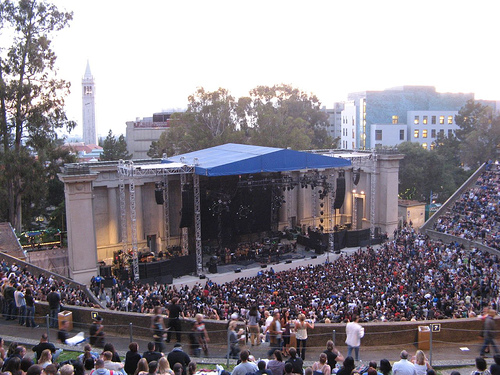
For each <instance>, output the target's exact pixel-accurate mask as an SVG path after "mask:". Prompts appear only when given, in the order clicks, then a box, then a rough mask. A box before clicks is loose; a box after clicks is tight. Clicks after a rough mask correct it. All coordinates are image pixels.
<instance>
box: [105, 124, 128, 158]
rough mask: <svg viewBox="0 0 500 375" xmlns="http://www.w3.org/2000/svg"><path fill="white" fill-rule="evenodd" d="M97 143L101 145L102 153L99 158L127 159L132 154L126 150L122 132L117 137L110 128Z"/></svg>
mask: <svg viewBox="0 0 500 375" xmlns="http://www.w3.org/2000/svg"><path fill="white" fill-rule="evenodd" d="M99 145H100V146H101V147H102V150H103V153H102V155H101V158H100V159H101V160H103V161H105V160H108V161H109V160H127V159H131V158H132V154H129V153H128V151H127V141H126V140H125V137H124V136H123V134H120V136H119V137H118V138H116V137H115V136H114V135H113V132H112V131H111V129H109V132H108V135H107V136H106V138H105V139H104V140H103V141H102V142H101V141H100V142H99Z"/></svg>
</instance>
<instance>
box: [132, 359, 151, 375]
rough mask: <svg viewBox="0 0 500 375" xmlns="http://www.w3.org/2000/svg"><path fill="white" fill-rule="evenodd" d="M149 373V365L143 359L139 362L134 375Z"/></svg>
mask: <svg viewBox="0 0 500 375" xmlns="http://www.w3.org/2000/svg"><path fill="white" fill-rule="evenodd" d="M148 373H149V364H148V361H147V360H146V358H141V359H140V360H139V362H137V368H136V370H135V372H134V375H146V374H148Z"/></svg>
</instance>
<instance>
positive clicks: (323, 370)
mask: <svg viewBox="0 0 500 375" xmlns="http://www.w3.org/2000/svg"><path fill="white" fill-rule="evenodd" d="M312 370H313V373H314V374H315V375H321V374H323V375H330V373H331V369H330V365H328V363H327V357H326V354H325V353H321V354H320V355H319V361H318V362H314V364H313V365H312Z"/></svg>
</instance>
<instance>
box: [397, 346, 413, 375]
mask: <svg viewBox="0 0 500 375" xmlns="http://www.w3.org/2000/svg"><path fill="white" fill-rule="evenodd" d="M408 355H409V354H408V352H407V351H406V350H403V351H402V352H401V354H400V357H401V360H399V361H398V362H395V363H394V365H393V366H392V374H393V375H417V369H416V368H415V365H414V364H413V363H411V362H410V361H408Z"/></svg>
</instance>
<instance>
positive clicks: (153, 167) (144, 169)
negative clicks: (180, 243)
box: [118, 160, 203, 280]
mask: <svg viewBox="0 0 500 375" xmlns="http://www.w3.org/2000/svg"><path fill="white" fill-rule="evenodd" d="M195 163H196V161H194V162H193V164H185V163H157V164H138V165H135V164H134V162H133V161H130V160H120V161H119V163H118V176H119V179H120V180H119V192H120V215H121V220H122V225H121V227H122V230H121V232H122V233H121V235H122V247H123V251H124V252H126V251H127V249H128V248H129V244H128V234H127V210H126V203H125V202H126V197H125V184H126V183H128V185H129V200H130V226H131V243H130V249H131V250H132V268H133V273H134V279H135V280H139V259H138V247H137V213H136V209H135V203H136V202H135V179H136V178H137V177H144V176H156V177H158V178H161V179H162V181H163V189H164V191H163V196H164V200H163V205H164V210H165V211H164V212H165V216H164V220H165V228H164V231H165V241H166V243H167V244H168V243H169V242H170V238H169V236H170V216H169V209H170V207H169V197H168V186H169V185H168V183H169V181H168V176H170V175H180V176H181V180H182V181H184V182H185V181H186V180H187V177H188V176H189V175H192V176H193V184H194V195H195V197H194V201H195V237H196V272H197V274H198V275H201V274H202V272H203V259H202V248H201V211H200V182H199V181H200V180H199V176H198V175H196V174H195V173H194V172H195V166H196V164H195Z"/></svg>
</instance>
